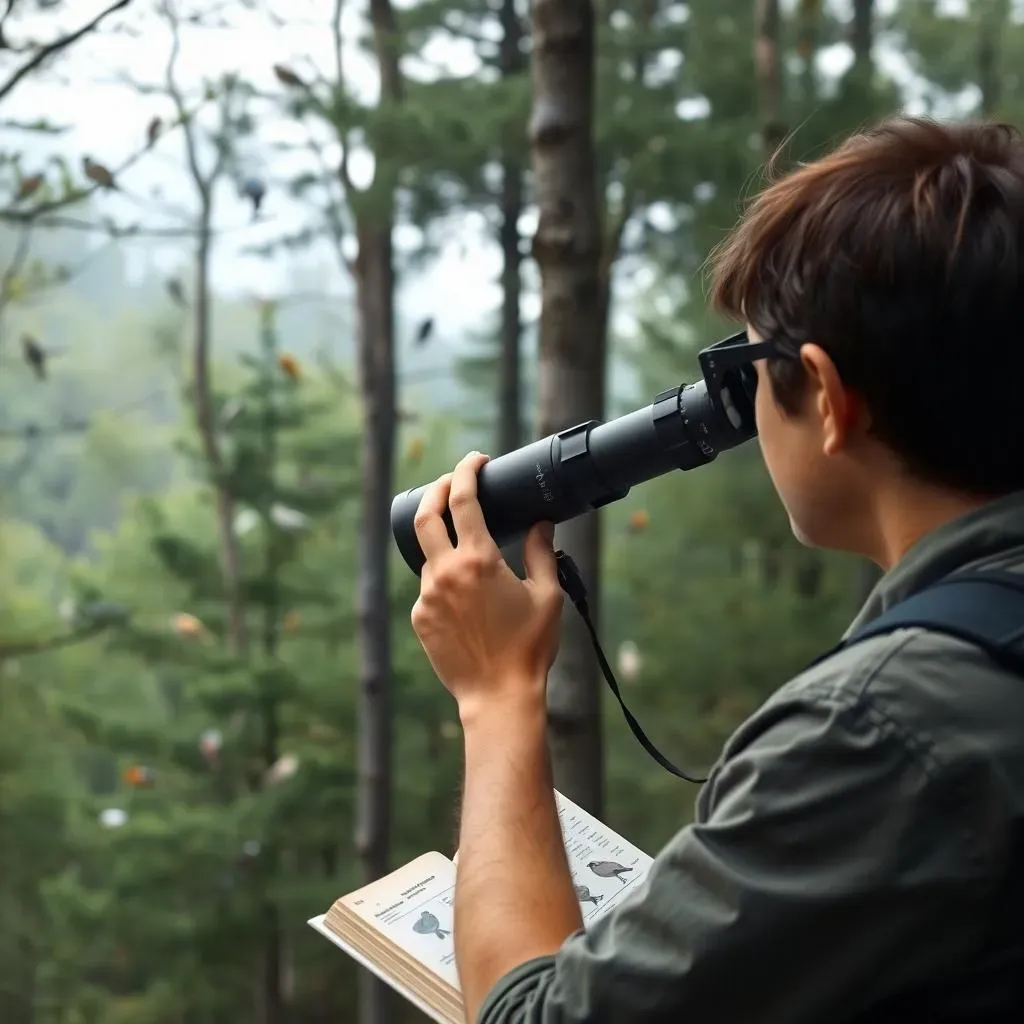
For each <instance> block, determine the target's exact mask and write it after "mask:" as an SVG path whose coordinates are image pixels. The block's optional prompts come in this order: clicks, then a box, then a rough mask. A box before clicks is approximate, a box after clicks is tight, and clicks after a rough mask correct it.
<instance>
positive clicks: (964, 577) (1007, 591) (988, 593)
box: [829, 571, 1024, 674]
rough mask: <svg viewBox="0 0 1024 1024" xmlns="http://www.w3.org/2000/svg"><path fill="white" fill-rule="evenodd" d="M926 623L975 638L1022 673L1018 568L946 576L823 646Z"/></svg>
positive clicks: (1022, 581)
mask: <svg viewBox="0 0 1024 1024" xmlns="http://www.w3.org/2000/svg"><path fill="white" fill-rule="evenodd" d="M913 628H918V629H927V630H931V631H932V632H936V633H945V634H947V635H949V636H954V637H957V638H958V639H960V640H964V641H965V642H967V643H971V644H975V645H976V646H978V647H980V648H982V650H984V651H985V652H986V653H988V654H989V655H990V656H991V657H992V658H993V659H995V660H996V661H998V662H1000V663H1001V664H1003V665H1005V666H1006V667H1007V668H1009V669H1011V670H1012V671H1015V672H1020V673H1022V674H1024V573H1020V574H1018V573H1012V572H1000V571H993V572H976V573H961V574H959V575H955V576H948V577H946V578H945V579H943V580H940V581H939V582H938V583H935V584H933V585H932V586H930V587H927V588H926V589H925V590H922V591H919V592H918V593H916V594H914V595H912V596H911V597H908V598H906V600H904V601H900V602H899V603H898V604H895V605H893V606H892V607H891V608H889V609H888V610H887V611H885V612H883V613H882V614H881V615H879V616H878V618H876V619H873V620H872V621H871V622H868V623H867V624H866V625H864V626H863V627H862V628H861V629H859V630H857V631H856V632H854V633H852V634H851V635H850V636H848V637H847V638H846V639H845V640H844V641H843V642H842V643H841V644H839V645H838V646H837V647H836V648H834V649H833V650H832V651H830V652H829V654H830V655H831V654H834V653H836V651H839V650H842V649H843V648H845V647H850V646H852V645H853V644H855V643H859V642H860V641H862V640H867V639H868V638H869V637H873V636H880V635H882V634H885V633H892V632H893V631H894V630H897V629H913Z"/></svg>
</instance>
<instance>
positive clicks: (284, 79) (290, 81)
mask: <svg viewBox="0 0 1024 1024" xmlns="http://www.w3.org/2000/svg"><path fill="white" fill-rule="evenodd" d="M274 74H275V75H276V76H277V80H278V81H279V82H280V83H281V84H282V85H287V86H289V87H291V88H300V89H301V88H303V87H304V86H305V84H306V83H305V82H304V81H303V80H302V79H301V78H299V76H298V75H297V74H295V72H294V71H292V69H291V68H289V67H285V65H284V64H275V65H274Z"/></svg>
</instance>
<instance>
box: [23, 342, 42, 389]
mask: <svg viewBox="0 0 1024 1024" xmlns="http://www.w3.org/2000/svg"><path fill="white" fill-rule="evenodd" d="M21 354H22V357H23V358H24V360H25V362H26V363H28V365H29V366H30V367H31V368H32V372H33V373H34V374H35V375H36V377H38V378H39V380H46V350H45V349H44V348H43V346H42V345H40V344H39V342H38V341H36V339H35V338H33V337H32V335H31V334H23V335H22V336H21Z"/></svg>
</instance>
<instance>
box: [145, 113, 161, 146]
mask: <svg viewBox="0 0 1024 1024" xmlns="http://www.w3.org/2000/svg"><path fill="white" fill-rule="evenodd" d="M163 130H164V123H163V121H162V120H161V119H160V118H159V117H154V118H153V120H152V121H150V122H149V127H148V128H147V129H146V145H147V146H152V145H153V144H154V143H155V142H156V140H157V139H159V138H160V133H161V132H162V131H163Z"/></svg>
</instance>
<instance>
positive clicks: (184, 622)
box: [171, 612, 206, 640]
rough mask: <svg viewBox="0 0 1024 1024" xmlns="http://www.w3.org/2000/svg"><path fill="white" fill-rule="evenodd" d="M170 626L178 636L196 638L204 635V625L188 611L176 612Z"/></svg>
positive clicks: (188, 638) (189, 638)
mask: <svg viewBox="0 0 1024 1024" xmlns="http://www.w3.org/2000/svg"><path fill="white" fill-rule="evenodd" d="M171 627H172V628H173V629H174V632H175V633H177V634H178V636H180V637H184V638H185V639H187V640H198V639H200V638H201V637H204V636H205V635H206V627H205V626H204V625H203V624H202V623H201V622H200V621H199V619H197V618H196V617H195V616H194V615H189V613H188V612H178V614H177V615H175V616H174V618H173V619H171Z"/></svg>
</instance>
